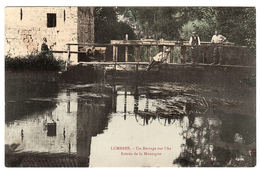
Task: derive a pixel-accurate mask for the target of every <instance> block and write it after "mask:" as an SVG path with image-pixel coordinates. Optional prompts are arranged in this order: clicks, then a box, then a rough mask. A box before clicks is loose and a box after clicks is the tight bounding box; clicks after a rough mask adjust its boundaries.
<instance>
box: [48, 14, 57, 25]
mask: <svg viewBox="0 0 260 172" xmlns="http://www.w3.org/2000/svg"><path fill="white" fill-rule="evenodd" d="M47 27H56V14H55V13H47Z"/></svg>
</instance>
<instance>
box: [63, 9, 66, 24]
mask: <svg viewBox="0 0 260 172" xmlns="http://www.w3.org/2000/svg"><path fill="white" fill-rule="evenodd" d="M63 17H64V22H65V21H66V12H65V10H64V11H63Z"/></svg>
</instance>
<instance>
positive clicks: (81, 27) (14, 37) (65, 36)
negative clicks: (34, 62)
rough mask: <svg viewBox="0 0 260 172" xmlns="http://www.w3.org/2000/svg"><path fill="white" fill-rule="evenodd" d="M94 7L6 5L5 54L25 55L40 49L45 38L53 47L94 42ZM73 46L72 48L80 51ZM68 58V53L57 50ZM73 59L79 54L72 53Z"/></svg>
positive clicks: (74, 60) (62, 49)
mask: <svg viewBox="0 0 260 172" xmlns="http://www.w3.org/2000/svg"><path fill="white" fill-rule="evenodd" d="M93 12H94V8H93V7H6V8H5V55H9V56H11V57H22V56H26V55H29V54H34V53H37V52H39V51H40V50H41V44H42V42H43V38H44V37H45V38H46V39H47V45H48V47H49V48H50V47H51V49H52V50H54V51H55V50H56V51H66V50H67V46H66V43H86V42H94V14H93ZM77 50H78V47H77V46H72V47H71V51H77ZM54 56H55V57H56V58H62V59H64V60H65V59H66V58H67V55H66V54H65V53H63V54H62V53H55V54H54ZM70 60H71V63H77V62H78V55H77V54H72V55H71V58H70Z"/></svg>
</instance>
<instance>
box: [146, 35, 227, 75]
mask: <svg viewBox="0 0 260 172" xmlns="http://www.w3.org/2000/svg"><path fill="white" fill-rule="evenodd" d="M226 40H227V38H226V37H225V36H223V35H221V34H219V32H218V31H217V30H216V31H215V34H214V35H213V36H212V39H211V43H212V45H213V46H214V47H213V63H211V64H212V65H214V64H218V65H221V64H222V62H223V59H222V52H223V48H222V47H221V46H218V45H219V44H222V43H224V42H226ZM189 45H190V46H191V63H192V64H196V63H197V57H198V56H199V46H200V38H199V36H198V35H197V33H196V32H195V31H194V32H192V35H191V36H190V40H189ZM169 53H170V49H169V48H168V49H166V50H165V51H164V52H160V53H158V54H157V55H155V56H154V57H153V60H152V62H151V63H150V64H149V65H148V67H147V70H150V69H151V68H152V67H153V66H154V65H156V64H160V63H163V62H164V61H165V60H166V59H167V57H168V55H169ZM184 61H185V59H183V63H185V62H184Z"/></svg>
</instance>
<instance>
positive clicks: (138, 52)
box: [135, 46, 140, 70]
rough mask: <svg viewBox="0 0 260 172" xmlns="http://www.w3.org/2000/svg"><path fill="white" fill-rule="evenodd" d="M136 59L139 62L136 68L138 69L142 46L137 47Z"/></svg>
mask: <svg viewBox="0 0 260 172" xmlns="http://www.w3.org/2000/svg"><path fill="white" fill-rule="evenodd" d="M135 61H136V62H137V65H136V70H138V63H139V61H140V46H136V47H135Z"/></svg>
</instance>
